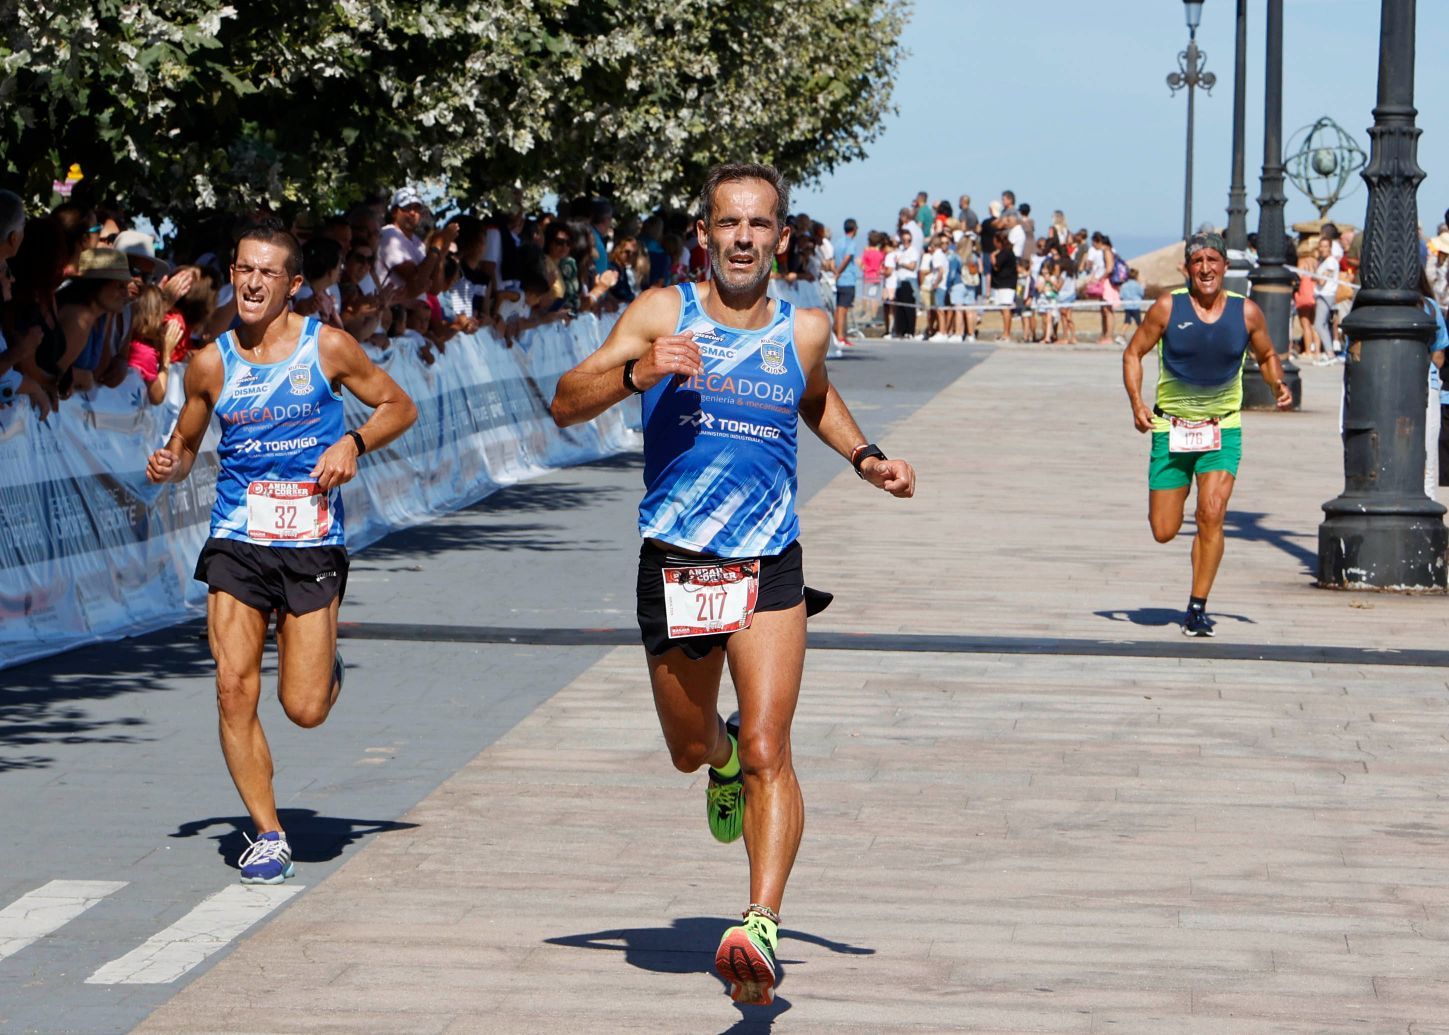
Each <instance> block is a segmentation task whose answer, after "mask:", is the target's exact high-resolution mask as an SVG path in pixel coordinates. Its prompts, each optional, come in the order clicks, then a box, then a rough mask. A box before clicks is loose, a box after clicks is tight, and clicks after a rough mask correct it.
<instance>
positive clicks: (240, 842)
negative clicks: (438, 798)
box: [168, 809, 417, 869]
mask: <svg viewBox="0 0 1449 1035" xmlns="http://www.w3.org/2000/svg"><path fill="white" fill-rule="evenodd" d="M277 818H278V819H280V820H281V821H282V829H283V830H285V831H286V832H287V843H288V844H289V845H290V846H291V848H292V859H293V860H294V861H296V862H299V863H316V862H327V861H329V860H331V859H336V858H337V857H338V856H339V855H341V854H342V852H343V850H344V849H346V848H347V847H348V846H349V845H351V844H352V843H353V842H355V841H360V840H361V839H362V838H364V837H367V836H369V835H371V834H385V833H387V832H389V831H392V830H412V829H414V828H415V827H416V826H417V824H416V823H395V822H391V821H388V820H378V819H344V818H342V817H340V816H321V815H318V814H317V812H316V811H315V810H313V809H279V810H278V811H277ZM211 827H224V828H227V829H224V830H222V831H221V832H220V833H216V834H212V835H211V839H212V840H213V841H215V842H216V852H217V854H218V855H220V856H221V858H222V861H223V862H225V863H226V864H227V865H228V866H230V867H231V868H232V869H236V868H237V859H239V858H240V857H241V853H242V852H243V851H244V850H245V849H246V846H247V840H246V839H247V836H248V835H247V834H246V833H244V832H246V831H250V830H251V829H252V820H251V817H250V816H213V817H212V818H211V819H197V820H192V821H191V822H190V823H183V824H181V826H179V827H177V828H176V830H175V832H174V833H172V834H169V835H168V836H169V837H196V836H197V835H198V834H200V833H201V832H202V831H203V830H207V829H210V828H211Z"/></svg>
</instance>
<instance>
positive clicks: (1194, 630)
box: [1182, 608, 1213, 636]
mask: <svg viewBox="0 0 1449 1035" xmlns="http://www.w3.org/2000/svg"><path fill="white" fill-rule="evenodd" d="M1182 635H1184V636H1211V635H1213V622H1212V619H1211V618H1209V617H1208V616H1207V612H1206V611H1198V610H1195V609H1193V608H1188V610H1187V614H1185V615H1184V616H1183V618H1182Z"/></svg>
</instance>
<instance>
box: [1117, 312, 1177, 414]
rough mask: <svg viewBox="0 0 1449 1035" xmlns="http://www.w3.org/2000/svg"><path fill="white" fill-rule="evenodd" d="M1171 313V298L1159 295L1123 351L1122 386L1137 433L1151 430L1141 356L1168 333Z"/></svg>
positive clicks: (1154, 346)
mask: <svg viewBox="0 0 1449 1035" xmlns="http://www.w3.org/2000/svg"><path fill="white" fill-rule="evenodd" d="M1171 313H1172V296H1171V295H1162V296H1160V297H1159V298H1158V299H1157V301H1156V302H1153V303H1152V305H1151V307H1150V308H1148V310H1147V314H1146V315H1145V316H1144V317H1143V318H1142V323H1140V324H1139V325H1138V326H1137V330H1136V331H1135V332H1134V333H1133V335H1132V340H1131V341H1129V342H1128V343H1127V347H1126V348H1125V349H1123V350H1122V385H1123V387H1124V388H1126V389H1127V401H1128V403H1129V404H1131V407H1132V421H1133V423H1134V424H1135V425H1136V426H1137V430H1138V431H1150V430H1152V408H1151V407H1150V406H1148V405H1147V404H1146V403H1144V402H1143V401H1142V357H1143V356H1145V355H1147V353H1149V352H1151V351H1152V350H1153V349H1154V348H1156V347H1157V343H1158V342H1159V341H1161V340H1162V334H1163V332H1164V331H1166V330H1167V321H1168V317H1169V315H1170V314H1171Z"/></svg>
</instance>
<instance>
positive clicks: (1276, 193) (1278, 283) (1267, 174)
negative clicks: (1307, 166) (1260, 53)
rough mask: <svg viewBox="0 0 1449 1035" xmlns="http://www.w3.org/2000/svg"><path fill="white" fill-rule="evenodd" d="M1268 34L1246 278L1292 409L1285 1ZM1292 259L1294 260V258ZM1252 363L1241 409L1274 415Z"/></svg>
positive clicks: (1271, 11)
mask: <svg viewBox="0 0 1449 1035" xmlns="http://www.w3.org/2000/svg"><path fill="white" fill-rule="evenodd" d="M1265 6H1266V7H1267V28H1266V31H1265V32H1264V34H1263V40H1264V45H1265V46H1264V53H1265V61H1264V68H1263V171H1262V174H1261V175H1260V176H1259V179H1258V183H1259V192H1258V265H1257V266H1255V267H1253V271H1252V272H1251V273H1249V274H1248V283H1249V284H1250V285H1252V292H1251V296H1250V297H1251V298H1252V299H1253V301H1254V302H1256V303H1257V304H1258V308H1259V309H1261V310H1262V311H1263V320H1264V322H1265V323H1267V325H1268V336H1269V337H1270V338H1272V339H1273V351H1275V352H1277V353H1278V360H1279V362H1280V363H1282V365H1283V383H1284V384H1286V385H1287V386H1288V387H1289V389H1290V390H1291V391H1292V392H1293V408H1294V409H1295V410H1296V409H1298V408H1299V407H1300V406H1302V404H1303V381H1302V378H1301V376H1300V375H1299V373H1298V367H1297V366H1295V365H1294V363H1293V356H1292V353H1291V352H1290V350H1289V347H1288V346H1289V325H1290V324H1291V323H1292V322H1293V287H1294V285H1295V284H1296V283H1297V282H1298V279H1297V277H1295V276H1294V275H1293V273H1292V271H1291V270H1289V269H1288V262H1289V253H1290V252H1292V251H1293V245H1292V243H1291V242H1290V241H1289V240H1288V236H1287V234H1286V233H1285V232H1284V230H1283V208H1284V206H1285V205H1287V204H1288V199H1287V198H1286V197H1284V196H1283V0H1267V4H1266V5H1265ZM1295 258H1296V257H1295ZM1257 372H1258V367H1257V364H1256V363H1254V361H1253V357H1252V356H1251V355H1250V356H1249V357H1248V362H1247V365H1246V366H1245V367H1244V374H1243V406H1244V407H1245V408H1247V409H1257V410H1272V409H1275V408H1276V407H1277V404H1276V402H1275V401H1274V400H1273V397H1272V393H1271V392H1269V391H1268V390H1267V388H1268V386H1267V385H1265V384H1263V380H1262V378H1260V377H1253V376H1251V375H1252V374H1256V373H1257Z"/></svg>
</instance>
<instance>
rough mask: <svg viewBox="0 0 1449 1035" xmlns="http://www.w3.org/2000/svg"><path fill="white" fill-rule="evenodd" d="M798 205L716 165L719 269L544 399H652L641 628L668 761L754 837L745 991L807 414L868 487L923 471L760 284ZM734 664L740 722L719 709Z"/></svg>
mask: <svg viewBox="0 0 1449 1035" xmlns="http://www.w3.org/2000/svg"><path fill="white" fill-rule="evenodd" d="M788 205H789V192H788V189H787V187H786V186H785V184H784V182H783V180H782V179H781V177H780V174H779V173H778V172H776V171H775V170H774V169H773V168H771V167H769V166H763V165H747V164H739V165H726V166H717V167H716V168H714V169H712V170H711V171H710V173H709V176H708V178H707V179H706V181H705V186H704V190H703V191H702V192H701V196H700V212H701V218H700V220H699V222H698V225H697V233H698V235H699V241H700V244H701V245H703V246H705V247H706V248H707V250H708V252H709V257H710V268H711V279H710V280H709V281H707V282H705V283H702V284H681V285H679V286H678V287H670V288H657V289H654V290H651V291H647V292H645V293H644V294H643V295H641V296H640V297H639V298H638V299H637V300H636V301H635V302H634V303H633V304H631V305H630V306H629V308H628V309H626V310H625V311H624V314H623V316H622V317H621V318H620V320H619V322H618V324H617V325H616V326H615V327H614V330H613V331H612V332H611V333H610V335H609V338H608V340H607V341H605V342H604V344H603V345H602V346H601V347H600V348H599V349H598V351H596V352H595V353H594V354H593V355H592V356H590V357H589V358H588V359H586V360H584V361H583V362H582V363H580V364H579V365H578V366H577V367H575V368H574V369H573V370H571V371H570V372H569V373H567V374H565V375H564V377H563V378H562V379H561V380H560V381H559V385H558V392H557V394H556V396H555V398H554V401H553V407H552V409H553V415H554V419H555V420H556V421H557V422H558V424H559V425H560V426H568V425H570V424H577V423H580V422H582V421H587V420H590V419H592V418H594V417H596V416H598V415H599V414H600V413H603V412H604V411H605V410H607V409H608V408H609V407H611V406H613V405H615V404H617V403H619V402H622V401H623V400H625V399H627V398H628V397H629V396H630V394H631V393H638V394H640V395H642V396H643V397H644V398H643V406H644V483H645V494H644V499H643V502H642V503H641V504H640V507H639V530H640V535H641V537H642V538H643V540H644V542H643V545H642V547H641V549H640V553H639V569H638V585H637V592H638V619H639V627H640V630H641V632H642V634H643V640H644V649H645V651H646V654H647V661H648V665H649V676H650V681H651V683H652V685H653V690H654V706H655V710H656V711H657V713H658V715H659V722H660V725H661V727H662V728H663V731H664V739H665V741H666V743H667V744H668V746H669V751H670V754H671V755H672V757H673V760H674V764H675V766H676V767H677V768H679V769H680V770H681V771H683V772H686V773H689V772H694V771H696V770H697V769H699V768H700V767H701V766H706V765H707V766H709V767H710V773H709V788H708V791H707V793H706V812H707V816H708V819H709V826H710V830H711V832H712V833H713V834H714V836H715V837H716V838H717V839H718V840H720V841H733V840H735V839H736V838H738V837H740V835H741V834H742V833H743V835H744V839H745V850H746V852H747V854H748V856H749V863H750V898H749V906H748V908H747V909H746V910H745V913H744V921H745V922H744V924H743V925H742V926H739V927H732V928H730V929H729V930H727V931H726V932H725V934H724V937H723V938H722V939H721V940H720V944H719V947H718V949H717V951H716V955H715V968H716V970H717V971H718V972H719V974H720V976H721V977H723V978H724V979H725V981H726V982H728V983H729V985H730V994H731V995H732V996H733V998H734V999H735V1000H736V1001H738V1002H750V1003H768V1002H770V1001H771V1000H772V998H773V995H774V988H775V986H776V985H777V984H778V983H779V980H780V969H779V964H778V962H777V960H776V954H775V952H776V939H777V937H778V924H779V922H780V918H779V910H780V905H781V901H782V900H783V898H784V894H785V882H786V880H787V879H788V878H789V876H790V869H791V867H792V866H793V865H794V862H795V853H796V851H797V850H798V848H799V846H800V834H801V831H802V829H803V828H804V822H805V807H804V802H803V800H802V798H801V795H800V785H799V783H798V781H797V780H796V778H795V770H794V766H793V764H792V762H791V757H790V725H791V721H792V720H793V718H794V714H795V704H796V701H797V699H798V697H799V694H800V679H801V675H802V672H803V668H804V662H805V617H806V612H807V608H809V610H811V611H812V612H813V611H815V610H818V608H819V607H823V606H824V603H825V602H827V601H828V597H827V596H826V595H825V594H819V593H816V592H815V591H807V590H806V589H805V584H804V575H803V568H802V560H801V558H802V552H801V548H800V544H799V543H798V542H797V539H798V536H799V522H798V520H797V518H796V515H795V497H796V495H797V492H798V489H797V485H796V477H795V471H796V461H797V452H796V429H797V423H798V420H797V418H799V417H803V418H804V420H805V423H806V424H808V425H809V426H810V429H811V430H812V431H814V432H815V433H816V434H817V435H818V436H819V437H820V438H821V440H822V441H824V442H825V443H826V444H827V445H829V446H830V447H831V448H832V449H834V450H835V451H836V452H838V453H839V454H840V455H841V456H842V457H844V458H846V459H847V460H849V461H850V462H851V463H852V465H853V466H854V468H855V470H856V473H857V474H859V475H860V476H861V478H863V479H864V480H866V481H868V482H870V483H871V484H872V485H874V486H875V487H876V488H878V489H882V490H884V491H886V492H888V493H891V494H892V495H894V496H900V497H908V496H910V495H911V494H912V493H913V492H914V491H915V478H916V476H915V472H914V471H913V470H912V468H911V465H910V464H908V463H906V462H905V461H903V460H888V459H886V457H885V454H884V453H882V452H881V450H880V449H879V448H877V447H876V446H874V445H872V444H871V443H869V442H868V441H867V440H866V438H865V436H864V435H862V434H861V433H860V429H859V428H858V427H857V426H856V423H855V420H854V419H853V418H852V417H851V415H850V411H849V410H848V409H847V408H846V405H845V402H844V401H843V400H842V399H841V398H840V396H839V394H837V393H836V391H835V389H834V388H833V387H832V386H831V384H830V380H829V378H828V377H827V376H826V373H825V352H826V348H827V346H828V345H829V341H830V321H829V317H828V316H826V314H825V313H824V312H823V311H822V310H818V309H812V310H797V309H795V308H794V307H793V306H791V305H790V303H788V302H784V301H774V300H772V299H770V297H769V296H768V294H767V293H766V292H767V288H768V286H769V275H770V268H771V265H772V263H773V261H774V259H775V256H777V255H780V254H783V253H784V251H785V248H786V246H787V244H788V236H787V235H788V233H789V231H788V229H786V227H785V225H784V223H785V215H786V212H787V210H788ZM726 660H728V662H729V666H730V674H731V676H732V677H733V679H734V684H735V689H736V691H737V693H738V696H739V706H740V708H739V726H738V728H737V729H736V728H734V727H733V726H732V725H729V724H727V723H726V722H725V721H724V720H723V719H721V718H720V716H719V711H718V699H719V684H720V677H721V674H722V671H723V667H724V663H725V661H726Z"/></svg>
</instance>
